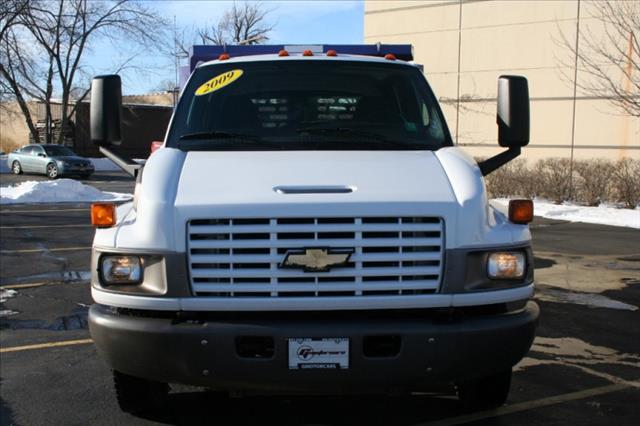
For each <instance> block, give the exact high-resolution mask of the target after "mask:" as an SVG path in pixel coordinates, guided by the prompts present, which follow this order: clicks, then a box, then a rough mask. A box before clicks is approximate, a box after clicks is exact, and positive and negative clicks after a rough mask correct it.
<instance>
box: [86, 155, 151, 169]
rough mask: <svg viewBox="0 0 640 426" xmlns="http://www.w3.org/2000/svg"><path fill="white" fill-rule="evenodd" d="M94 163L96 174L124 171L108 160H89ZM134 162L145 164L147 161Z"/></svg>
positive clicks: (138, 159) (137, 160) (138, 160)
mask: <svg viewBox="0 0 640 426" xmlns="http://www.w3.org/2000/svg"><path fill="white" fill-rule="evenodd" d="M89 160H91V162H92V163H93V167H94V168H95V171H96V172H120V171H122V169H121V168H120V167H118V166H116V163H114V162H113V161H111V160H109V159H108V158H89ZM133 161H135V162H136V163H140V164H144V163H145V162H146V161H147V160H144V159H140V158H134V159H133Z"/></svg>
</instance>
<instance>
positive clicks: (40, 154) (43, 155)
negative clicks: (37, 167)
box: [38, 153, 47, 158]
mask: <svg viewBox="0 0 640 426" xmlns="http://www.w3.org/2000/svg"><path fill="white" fill-rule="evenodd" d="M38 157H42V158H46V157H47V156H46V155H45V154H43V153H39V154H38Z"/></svg>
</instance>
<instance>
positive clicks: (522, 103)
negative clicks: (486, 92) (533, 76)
mask: <svg viewBox="0 0 640 426" xmlns="http://www.w3.org/2000/svg"><path fill="white" fill-rule="evenodd" d="M497 122H498V143H499V144H500V146H502V147H508V148H519V147H522V146H526V145H528V144H529V84H528V82H527V79H526V78H525V77H522V76H519V75H501V76H500V77H499V78H498V115H497Z"/></svg>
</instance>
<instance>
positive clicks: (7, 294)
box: [0, 288, 18, 303]
mask: <svg viewBox="0 0 640 426" xmlns="http://www.w3.org/2000/svg"><path fill="white" fill-rule="evenodd" d="M17 294H18V292H17V291H15V290H11V289H4V288H3V289H0V303H4V302H6V301H7V300H8V299H11V298H12V297H16V295H17Z"/></svg>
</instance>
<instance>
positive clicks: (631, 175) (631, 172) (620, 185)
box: [613, 158, 640, 209]
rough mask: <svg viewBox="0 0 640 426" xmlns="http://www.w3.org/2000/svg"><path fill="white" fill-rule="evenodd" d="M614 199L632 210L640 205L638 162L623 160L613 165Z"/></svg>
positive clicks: (639, 164)
mask: <svg viewBox="0 0 640 426" xmlns="http://www.w3.org/2000/svg"><path fill="white" fill-rule="evenodd" d="M613 182H614V184H613V188H614V199H615V200H616V201H618V202H621V203H624V204H625V207H627V208H630V209H633V208H635V207H636V206H637V205H638V204H640V161H638V160H632V159H630V158H625V159H623V160H620V161H618V162H617V163H616V164H615V170H614V172H613Z"/></svg>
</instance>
